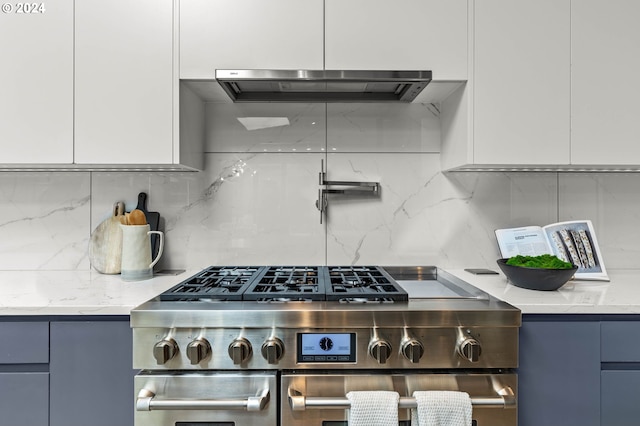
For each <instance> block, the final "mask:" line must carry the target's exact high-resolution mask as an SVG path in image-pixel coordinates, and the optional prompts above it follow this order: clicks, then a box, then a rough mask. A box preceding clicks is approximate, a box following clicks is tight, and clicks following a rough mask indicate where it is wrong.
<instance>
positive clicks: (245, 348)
mask: <svg viewBox="0 0 640 426" xmlns="http://www.w3.org/2000/svg"><path fill="white" fill-rule="evenodd" d="M252 352H253V350H252V349H251V343H249V341H248V340H247V339H245V338H244V337H238V338H237V339H235V340H234V341H233V342H231V344H230V345H229V357H230V358H231V359H232V360H233V363H234V364H235V365H240V364H242V363H243V362H245V361H247V360H248V359H249V358H251V354H252Z"/></svg>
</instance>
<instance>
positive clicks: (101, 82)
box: [75, 0, 179, 165]
mask: <svg viewBox="0 0 640 426" xmlns="http://www.w3.org/2000/svg"><path fill="white" fill-rule="evenodd" d="M75 7H76V12H75V14H76V16H75V82H76V85H75V162H76V163H78V164H146V165H149V164H163V165H166V164H173V163H177V162H179V154H178V152H179V150H176V152H175V153H174V144H173V140H174V138H173V132H174V116H173V106H174V90H177V89H175V87H177V82H175V85H174V72H173V64H174V60H173V59H174V57H173V43H174V38H173V1H172V0H109V1H103V0H81V1H76V3H75Z"/></svg>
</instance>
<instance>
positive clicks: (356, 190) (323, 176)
mask: <svg viewBox="0 0 640 426" xmlns="http://www.w3.org/2000/svg"><path fill="white" fill-rule="evenodd" d="M318 184H319V185H320V186H321V188H320V189H318V199H317V200H316V207H317V208H318V210H320V223H322V216H323V215H326V211H327V207H328V205H329V200H328V198H327V196H328V195H329V194H352V195H373V196H375V197H379V196H380V182H352V181H336V180H327V173H326V171H325V169H324V160H320V173H319V182H318ZM335 186H342V187H348V188H334V187H335Z"/></svg>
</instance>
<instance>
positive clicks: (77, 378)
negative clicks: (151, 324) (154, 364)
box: [49, 320, 135, 426]
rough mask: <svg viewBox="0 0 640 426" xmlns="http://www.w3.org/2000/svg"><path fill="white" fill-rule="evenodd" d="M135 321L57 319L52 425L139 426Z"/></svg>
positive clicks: (52, 357)
mask: <svg viewBox="0 0 640 426" xmlns="http://www.w3.org/2000/svg"><path fill="white" fill-rule="evenodd" d="M132 351H133V349H132V332H131V328H130V327H129V321H128V320H126V321H54V322H51V348H50V364H49V371H50V374H51V394H50V404H51V407H50V411H51V413H50V423H49V424H50V426H87V425H91V426H114V425H118V426H129V425H133V415H134V395H133V393H134V389H133V377H134V375H135V371H134V370H133V369H132V367H131V366H132Z"/></svg>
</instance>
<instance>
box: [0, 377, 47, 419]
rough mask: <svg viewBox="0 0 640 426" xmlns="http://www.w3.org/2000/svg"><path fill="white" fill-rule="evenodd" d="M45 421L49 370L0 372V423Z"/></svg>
mask: <svg viewBox="0 0 640 426" xmlns="http://www.w3.org/2000/svg"><path fill="white" fill-rule="evenodd" d="M48 424H49V373H46V372H44V373H41V372H24V371H21V372H11V373H5V372H3V373H0V425H2V426H47V425H48Z"/></svg>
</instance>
